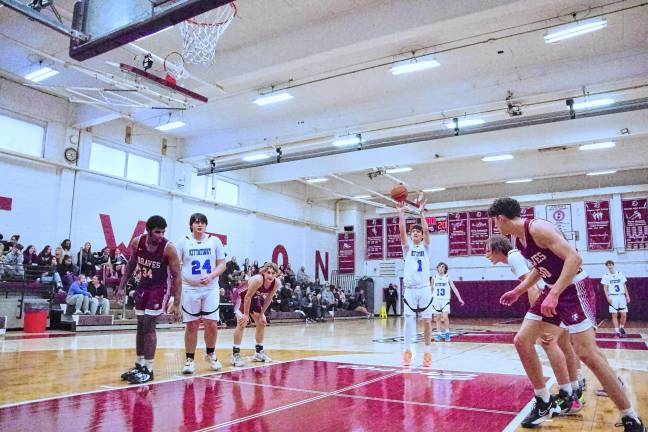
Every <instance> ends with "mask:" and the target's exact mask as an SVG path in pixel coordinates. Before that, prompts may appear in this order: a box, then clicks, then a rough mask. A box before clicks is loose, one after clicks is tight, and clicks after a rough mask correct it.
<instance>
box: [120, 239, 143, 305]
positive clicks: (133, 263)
mask: <svg viewBox="0 0 648 432" xmlns="http://www.w3.org/2000/svg"><path fill="white" fill-rule="evenodd" d="M138 243H139V237H135V238H132V239H131V241H130V243H129V244H128V250H129V251H130V259H129V260H128V263H127V264H126V269H125V270H124V275H123V276H122V278H121V281H119V288H118V290H117V291H118V292H120V293H124V294H126V291H125V289H126V283H128V279H129V278H130V277H131V276H132V275H133V272H134V271H135V267H137V258H136V257H135V253H136V252H137V244H138Z"/></svg>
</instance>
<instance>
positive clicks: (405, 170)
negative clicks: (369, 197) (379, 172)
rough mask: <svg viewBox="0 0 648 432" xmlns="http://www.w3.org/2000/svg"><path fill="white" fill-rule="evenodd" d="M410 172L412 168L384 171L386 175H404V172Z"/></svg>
mask: <svg viewBox="0 0 648 432" xmlns="http://www.w3.org/2000/svg"><path fill="white" fill-rule="evenodd" d="M409 171H412V168H410V167H401V168H390V169H388V170H385V172H386V173H387V174H398V173H404V172H409Z"/></svg>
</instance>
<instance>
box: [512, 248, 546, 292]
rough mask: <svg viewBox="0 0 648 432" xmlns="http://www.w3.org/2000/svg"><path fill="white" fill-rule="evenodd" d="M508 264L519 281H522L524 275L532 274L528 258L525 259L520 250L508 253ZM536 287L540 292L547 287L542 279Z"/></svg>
mask: <svg viewBox="0 0 648 432" xmlns="http://www.w3.org/2000/svg"><path fill="white" fill-rule="evenodd" d="M508 263H509V265H510V266H511V271H512V272H513V274H514V275H515V277H516V278H518V279H520V278H521V277H522V276H524V275H527V274H529V273H531V270H529V264H528V262H527V260H526V258H524V256H523V255H522V253H521V252H520V251H519V250H518V249H511V250H510V251H509V252H508ZM536 285H537V287H538V288H539V289H540V290H543V289H544V288H545V286H546V285H545V283H544V281H543V280H542V279H540V280H539V281H538V282H537V283H536Z"/></svg>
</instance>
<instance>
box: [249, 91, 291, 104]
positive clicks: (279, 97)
mask: <svg viewBox="0 0 648 432" xmlns="http://www.w3.org/2000/svg"><path fill="white" fill-rule="evenodd" d="M292 98H293V95H291V94H290V93H288V92H281V93H270V94H268V95H265V96H261V97H259V98H257V99H255V100H254V103H255V104H257V105H258V106H263V105H269V104H273V103H277V102H283V101H287V100H290V99H292Z"/></svg>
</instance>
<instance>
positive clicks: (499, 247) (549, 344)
mask: <svg viewBox="0 0 648 432" xmlns="http://www.w3.org/2000/svg"><path fill="white" fill-rule="evenodd" d="M486 258H488V259H489V260H490V262H491V263H493V264H497V263H500V262H501V263H504V264H508V265H509V266H511V271H512V272H513V274H514V275H515V277H516V278H518V280H524V279H525V278H526V277H527V275H528V274H529V273H531V271H530V270H529V265H528V263H527V260H526V259H525V258H524V256H522V253H521V252H520V251H519V250H517V249H514V248H513V245H512V243H511V241H510V240H509V239H508V237H505V236H503V235H499V234H496V235H493V236H491V237H490V238H489V239H488V241H487V242H486ZM544 288H545V283H544V282H543V281H542V279H540V280H539V281H538V283H537V284H536V285H535V286H533V287H532V288H531V289H529V291H527V295H528V296H529V303H530V304H533V303H535V301H536V300H537V299H538V297H539V296H540V292H541V291H542V290H543V289H544ZM560 327H561V328H560V332H559V334H558V335H554V334H552V333H545V334H544V335H543V336H542V338H540V339H538V344H539V345H540V346H541V347H542V348H543V349H544V351H545V353H546V354H547V358H548V359H549V363H550V364H551V368H552V369H553V371H554V374H555V375H556V381H557V382H558V385H559V386H560V392H559V393H558V396H556V402H557V405H558V406H559V407H560V412H558V411H556V414H566V413H567V412H571V413H574V412H577V411H580V410H581V408H582V407H583V404H584V403H585V396H584V392H583V390H584V380H583V379H582V375H581V371H580V360H579V359H578V355H576V352H575V351H574V347H573V346H572V343H571V338H570V336H569V331H568V330H567V328H566V326H564V325H562V324H561V326H560ZM556 336H557V337H556Z"/></svg>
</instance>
